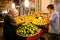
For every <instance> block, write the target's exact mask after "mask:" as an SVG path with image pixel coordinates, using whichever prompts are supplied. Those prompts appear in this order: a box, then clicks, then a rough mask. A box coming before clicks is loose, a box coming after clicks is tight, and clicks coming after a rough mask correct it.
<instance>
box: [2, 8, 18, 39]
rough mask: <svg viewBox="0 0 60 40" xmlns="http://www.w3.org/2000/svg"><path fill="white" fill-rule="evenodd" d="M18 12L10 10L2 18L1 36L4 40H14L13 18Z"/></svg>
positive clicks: (14, 26) (14, 24)
mask: <svg viewBox="0 0 60 40" xmlns="http://www.w3.org/2000/svg"><path fill="white" fill-rule="evenodd" d="M18 14H19V13H18V11H17V10H16V9H12V10H10V11H9V13H8V14H7V15H6V16H5V18H4V27H3V32H4V33H3V35H4V38H5V39H6V40H16V36H15V35H16V34H15V30H16V27H17V25H16V22H15V21H14V18H16V17H18Z"/></svg>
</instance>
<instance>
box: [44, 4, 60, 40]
mask: <svg viewBox="0 0 60 40" xmlns="http://www.w3.org/2000/svg"><path fill="white" fill-rule="evenodd" d="M47 9H48V12H49V13H50V14H51V17H50V18H49V22H48V24H49V25H50V26H49V30H48V33H47V34H45V35H44V36H46V35H47V38H49V39H48V40H58V34H59V13H58V12H57V11H55V10H54V5H52V4H50V5H48V6H47Z"/></svg>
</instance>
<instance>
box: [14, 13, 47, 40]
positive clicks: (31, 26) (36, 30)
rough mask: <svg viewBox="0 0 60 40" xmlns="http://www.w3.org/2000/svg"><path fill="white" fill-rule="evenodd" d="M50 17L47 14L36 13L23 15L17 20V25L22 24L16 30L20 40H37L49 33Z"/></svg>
mask: <svg viewBox="0 0 60 40" xmlns="http://www.w3.org/2000/svg"><path fill="white" fill-rule="evenodd" d="M47 19H48V17H47V15H45V14H41V13H35V14H28V15H23V16H22V15H21V16H19V17H18V18H15V19H14V20H15V21H16V25H17V24H20V25H19V27H18V28H17V29H16V35H17V39H18V40H36V39H38V38H40V37H41V36H42V35H43V34H45V33H46V32H47V31H48V25H47V24H48V20H47Z"/></svg>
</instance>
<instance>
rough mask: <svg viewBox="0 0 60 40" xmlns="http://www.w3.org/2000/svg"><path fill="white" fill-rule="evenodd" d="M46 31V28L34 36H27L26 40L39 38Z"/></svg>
mask: <svg viewBox="0 0 60 40" xmlns="http://www.w3.org/2000/svg"><path fill="white" fill-rule="evenodd" d="M45 32H46V30H42V31H41V32H39V33H38V34H37V35H35V36H32V37H27V38H26V40H37V39H38V38H40V37H41V36H42V35H43V34H44V33H45Z"/></svg>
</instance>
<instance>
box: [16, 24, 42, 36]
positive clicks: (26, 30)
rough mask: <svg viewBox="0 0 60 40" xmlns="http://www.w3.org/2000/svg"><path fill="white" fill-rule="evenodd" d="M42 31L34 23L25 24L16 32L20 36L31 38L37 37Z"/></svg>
mask: <svg viewBox="0 0 60 40" xmlns="http://www.w3.org/2000/svg"><path fill="white" fill-rule="evenodd" d="M41 30H42V29H39V28H38V26H36V25H33V24H32V23H24V24H22V25H21V26H20V27H19V28H18V29H17V30H16V31H17V34H18V35H19V36H23V37H29V36H34V35H36V34H37V33H38V32H40V31H41Z"/></svg>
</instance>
